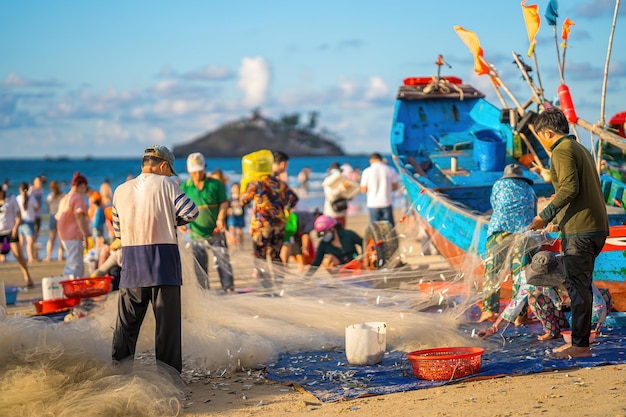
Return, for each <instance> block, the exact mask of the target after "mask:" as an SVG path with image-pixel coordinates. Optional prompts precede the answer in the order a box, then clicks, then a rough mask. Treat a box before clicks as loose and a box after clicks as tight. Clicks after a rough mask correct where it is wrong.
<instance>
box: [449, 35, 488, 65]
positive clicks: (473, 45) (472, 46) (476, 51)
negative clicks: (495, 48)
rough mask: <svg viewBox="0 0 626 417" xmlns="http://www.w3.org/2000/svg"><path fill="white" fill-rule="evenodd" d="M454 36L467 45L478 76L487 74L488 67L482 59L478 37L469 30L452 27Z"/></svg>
mask: <svg viewBox="0 0 626 417" xmlns="http://www.w3.org/2000/svg"><path fill="white" fill-rule="evenodd" d="M454 30H455V31H456V34H457V35H459V38H461V40H462V41H463V43H465V45H467V47H468V48H469V50H470V52H471V53H472V55H474V71H476V74H478V75H484V74H489V65H487V62H486V61H485V59H484V58H483V49H482V48H481V47H480V41H479V40H478V36H477V35H476V34H475V33H474V32H472V31H471V30H466V29H463V28H462V27H461V26H454Z"/></svg>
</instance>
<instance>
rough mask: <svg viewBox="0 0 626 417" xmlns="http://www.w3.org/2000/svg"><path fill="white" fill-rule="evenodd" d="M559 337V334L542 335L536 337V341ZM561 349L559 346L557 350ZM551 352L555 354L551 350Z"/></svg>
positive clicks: (548, 333)
mask: <svg viewBox="0 0 626 417" xmlns="http://www.w3.org/2000/svg"><path fill="white" fill-rule="evenodd" d="M560 335H561V333H557V334H552V333H550V332H547V333H544V334H542V335H541V336H537V340H552V339H556V338H557V337H559V336H560ZM566 346H570V345H566ZM561 348H563V346H561V347H560V348H557V349H561ZM553 352H555V351H554V350H553Z"/></svg>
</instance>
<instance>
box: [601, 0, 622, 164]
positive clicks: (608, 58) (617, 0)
mask: <svg viewBox="0 0 626 417" xmlns="http://www.w3.org/2000/svg"><path fill="white" fill-rule="evenodd" d="M619 3H620V0H615V11H614V12H613V25H612V26H611V34H610V35H609V46H608V50H607V52H606V62H605V63H604V79H603V80H602V101H601V103H600V120H599V121H598V124H599V125H600V126H601V127H604V120H605V115H604V106H605V104H606V85H607V82H608V78H609V63H610V61H611V50H612V49H613V34H614V33H615V25H616V23H617V13H618V12H619ZM601 159H602V138H600V137H598V154H597V156H596V170H597V171H598V174H599V173H600V170H601V168H600V167H601V164H602V161H601Z"/></svg>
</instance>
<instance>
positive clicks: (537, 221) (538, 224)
mask: <svg viewBox="0 0 626 417" xmlns="http://www.w3.org/2000/svg"><path fill="white" fill-rule="evenodd" d="M545 225H546V222H545V220H543V219H542V218H541V217H539V216H535V218H534V219H533V221H532V222H530V224H529V225H528V228H529V229H530V230H539V229H542V228H543V227H544V226H545Z"/></svg>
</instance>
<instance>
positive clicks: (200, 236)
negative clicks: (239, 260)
mask: <svg viewBox="0 0 626 417" xmlns="http://www.w3.org/2000/svg"><path fill="white" fill-rule="evenodd" d="M205 170H206V164H205V160H204V155H202V154H201V153H200V152H195V153H192V154H190V155H189V156H188V157H187V172H188V173H189V176H190V177H191V178H189V179H188V180H187V181H185V182H184V183H183V184H181V188H182V189H183V191H184V192H185V194H187V196H189V198H190V199H191V200H192V201H193V202H194V203H196V206H198V210H200V214H199V215H198V218H196V220H194V221H193V222H191V223H189V228H190V229H191V243H192V248H193V256H194V258H195V259H196V261H197V263H198V264H199V266H200V268H202V271H203V272H204V274H202V273H200V274H198V282H199V283H200V286H201V287H203V288H206V289H208V288H209V280H208V271H209V256H208V248H209V247H210V248H211V249H212V250H213V254H214V255H215V258H216V259H217V273H218V275H219V277H220V282H221V283H222V289H223V290H224V292H232V291H234V283H233V270H232V266H231V265H230V257H229V255H228V246H227V244H226V236H225V234H224V233H225V231H226V229H225V227H226V210H227V209H228V199H227V198H226V189H225V187H224V184H223V183H222V182H221V181H220V180H217V179H215V178H210V177H209V178H207V176H206V172H205ZM200 277H202V278H200Z"/></svg>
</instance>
